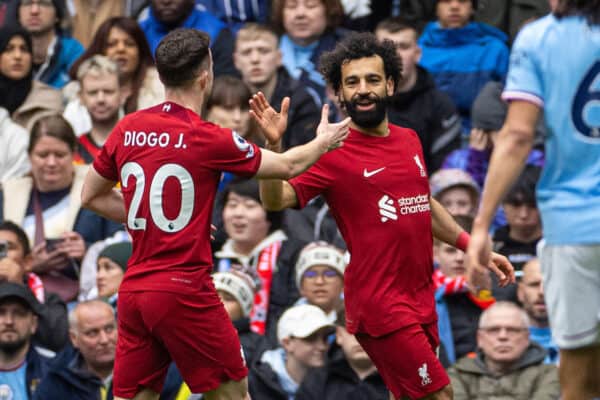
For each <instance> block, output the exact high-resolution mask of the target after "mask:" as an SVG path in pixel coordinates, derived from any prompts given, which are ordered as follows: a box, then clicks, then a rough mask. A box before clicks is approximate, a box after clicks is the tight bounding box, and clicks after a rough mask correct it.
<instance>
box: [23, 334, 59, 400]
mask: <svg viewBox="0 0 600 400" xmlns="http://www.w3.org/2000/svg"><path fill="white" fill-rule="evenodd" d="M53 356H54V354H53V353H52V352H51V351H48V350H46V349H43V348H40V347H36V346H33V345H30V346H29V350H28V351H27V355H26V356H25V361H26V362H27V367H26V369H25V386H26V389H27V394H28V398H31V396H32V395H33V394H34V393H35V392H36V390H37V388H38V387H39V384H40V381H41V380H42V379H44V377H45V376H46V374H47V373H48V367H49V364H50V361H51V360H52V357H53Z"/></svg>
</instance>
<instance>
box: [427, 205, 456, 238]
mask: <svg viewBox="0 0 600 400" xmlns="http://www.w3.org/2000/svg"><path fill="white" fill-rule="evenodd" d="M429 204H430V205H431V230H432V231H433V236H434V237H435V238H436V239H439V240H441V241H442V242H444V243H447V244H449V245H450V246H454V245H455V244H456V240H457V239H458V235H460V233H461V232H462V231H464V229H463V228H462V227H461V226H460V225H458V224H457V223H456V221H455V220H454V218H453V217H452V215H450V213H449V212H448V211H447V210H446V209H445V208H444V206H442V205H441V204H440V203H439V202H438V201H437V200H436V199H434V198H433V197H430V198H429Z"/></svg>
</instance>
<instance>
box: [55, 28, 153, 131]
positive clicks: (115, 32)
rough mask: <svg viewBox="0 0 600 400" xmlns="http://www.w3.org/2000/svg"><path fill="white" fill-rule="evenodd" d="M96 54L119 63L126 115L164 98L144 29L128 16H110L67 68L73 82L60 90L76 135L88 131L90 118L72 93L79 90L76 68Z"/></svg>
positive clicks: (66, 114)
mask: <svg viewBox="0 0 600 400" xmlns="http://www.w3.org/2000/svg"><path fill="white" fill-rule="evenodd" d="M96 54H102V55H105V56H107V57H108V58H110V59H111V60H112V61H114V62H115V63H117V65H118V66H119V71H120V75H121V77H120V78H121V92H122V93H123V111H124V112H125V113H126V114H128V113H131V112H133V111H136V110H139V109H143V108H147V107H150V106H153V105H155V104H158V103H160V102H162V101H163V100H164V88H163V85H162V83H161V82H160V80H159V78H158V72H157V71H156V68H154V59H153V58H152V54H151V53H150V48H149V46H148V42H147V41H146V37H145V36H144V32H143V31H142V30H141V29H140V27H139V25H138V24H137V22H135V21H134V20H133V19H131V18H127V17H113V18H110V19H108V20H106V21H105V22H104V23H103V24H102V25H101V26H100V28H99V29H98V31H97V32H96V35H95V36H94V39H93V41H92V43H91V44H90V46H89V47H88V48H87V50H86V51H85V53H83V55H82V56H81V57H80V58H79V59H78V60H77V61H75V63H74V64H73V66H72V67H71V70H70V71H69V75H70V76H71V79H72V80H73V82H72V83H70V84H69V85H68V86H67V88H66V89H64V93H65V96H66V97H67V98H72V100H71V101H70V102H69V104H68V105H67V109H66V110H65V117H66V118H67V119H68V120H69V122H71V124H72V125H73V127H74V129H75V132H76V134H78V135H79V134H81V133H83V132H88V131H89V129H90V128H91V120H90V119H89V118H90V117H89V114H88V113H87V110H86V109H85V107H83V105H82V104H81V103H80V102H79V100H78V99H77V97H75V96H74V95H75V94H76V93H77V92H78V91H79V85H78V83H77V81H76V79H77V70H78V68H79V66H80V65H81V63H82V62H84V61H85V60H87V59H88V58H90V57H92V56H94V55H96Z"/></svg>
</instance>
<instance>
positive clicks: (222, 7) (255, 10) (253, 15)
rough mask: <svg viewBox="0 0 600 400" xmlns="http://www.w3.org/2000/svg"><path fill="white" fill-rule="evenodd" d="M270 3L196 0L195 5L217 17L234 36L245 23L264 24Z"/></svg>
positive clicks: (249, 0)
mask: <svg viewBox="0 0 600 400" xmlns="http://www.w3.org/2000/svg"><path fill="white" fill-rule="evenodd" d="M270 3H271V2H270V1H267V0H258V1H255V0H242V1H235V2H234V1H229V0H196V4H198V5H201V6H204V7H205V8H206V10H207V11H208V12H210V13H212V14H214V15H216V16H217V17H219V18H220V19H221V21H223V22H225V23H226V24H227V26H228V27H229V29H231V31H232V32H233V33H235V34H237V33H238V31H239V30H240V28H242V27H243V26H244V25H245V24H247V23H251V22H260V23H265V22H266V20H267V16H268V15H269V6H270Z"/></svg>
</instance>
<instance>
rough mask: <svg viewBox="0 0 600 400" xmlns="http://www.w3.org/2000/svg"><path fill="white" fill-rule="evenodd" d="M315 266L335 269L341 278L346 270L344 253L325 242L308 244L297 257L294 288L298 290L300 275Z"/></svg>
mask: <svg viewBox="0 0 600 400" xmlns="http://www.w3.org/2000/svg"><path fill="white" fill-rule="evenodd" d="M315 265H326V266H328V267H331V268H333V269H335V270H336V271H337V272H338V273H339V274H340V275H341V276H342V277H343V276H344V271H345V270H346V261H345V260H344V253H342V251H341V250H340V249H338V248H337V247H335V246H332V245H330V244H329V243H327V242H323V241H319V242H313V243H310V244H308V245H307V246H306V247H304V249H302V251H301V252H300V255H299V256H298V262H296V286H297V287H298V288H300V283H301V282H302V275H304V273H305V272H306V270H307V269H309V268H310V267H313V266H315Z"/></svg>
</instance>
